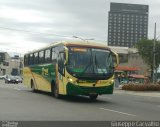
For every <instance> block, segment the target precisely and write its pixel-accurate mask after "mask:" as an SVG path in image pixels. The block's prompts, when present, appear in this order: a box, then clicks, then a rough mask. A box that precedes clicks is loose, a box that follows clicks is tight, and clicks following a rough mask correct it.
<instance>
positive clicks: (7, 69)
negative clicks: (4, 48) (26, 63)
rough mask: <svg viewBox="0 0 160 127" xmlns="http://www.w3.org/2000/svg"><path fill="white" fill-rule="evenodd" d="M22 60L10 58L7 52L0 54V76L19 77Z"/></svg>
mask: <svg viewBox="0 0 160 127" xmlns="http://www.w3.org/2000/svg"><path fill="white" fill-rule="evenodd" d="M22 68H23V60H22V58H20V57H19V56H17V55H15V56H14V57H10V55H9V54H8V53H7V52H0V76H2V75H21V74H22Z"/></svg>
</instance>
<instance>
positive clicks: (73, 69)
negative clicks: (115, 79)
mask: <svg viewBox="0 0 160 127" xmlns="http://www.w3.org/2000/svg"><path fill="white" fill-rule="evenodd" d="M113 66H114V65H113V60H112V55H111V51H109V50H106V49H96V48H80V47H70V48H69V55H68V65H67V71H68V72H69V73H70V74H72V75H73V76H75V77H77V78H83V79H88V78H93V79H96V78H97V79H106V78H109V77H111V76H112V75H113V73H114V68H113Z"/></svg>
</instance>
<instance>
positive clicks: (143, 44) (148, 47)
mask: <svg viewBox="0 0 160 127" xmlns="http://www.w3.org/2000/svg"><path fill="white" fill-rule="evenodd" d="M153 44H154V40H147V39H142V40H141V41H139V42H138V43H137V44H136V48H137V49H138V52H139V54H140V55H141V57H142V59H143V60H144V61H145V62H146V63H147V64H148V65H149V66H150V67H151V68H152V67H153V55H154V54H153ZM155 57H156V61H155V65H156V67H158V66H159V64H160V42H159V41H156V46H155Z"/></svg>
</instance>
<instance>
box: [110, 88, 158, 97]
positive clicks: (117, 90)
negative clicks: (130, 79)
mask: <svg viewBox="0 0 160 127" xmlns="http://www.w3.org/2000/svg"><path fill="white" fill-rule="evenodd" d="M113 93H116V94H121V93H125V94H131V95H137V96H146V97H160V91H127V90H121V88H114V91H113Z"/></svg>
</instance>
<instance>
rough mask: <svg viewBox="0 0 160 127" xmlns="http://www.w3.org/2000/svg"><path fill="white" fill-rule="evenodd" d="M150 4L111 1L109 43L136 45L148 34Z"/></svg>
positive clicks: (110, 44)
mask: <svg viewBox="0 0 160 127" xmlns="http://www.w3.org/2000/svg"><path fill="white" fill-rule="evenodd" d="M148 11H149V6H148V5H139V4H125V3H111V4H110V11H109V18H108V45H109V46H121V47H134V45H135V43H137V42H138V41H139V40H141V39H142V38H147V36H148Z"/></svg>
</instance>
